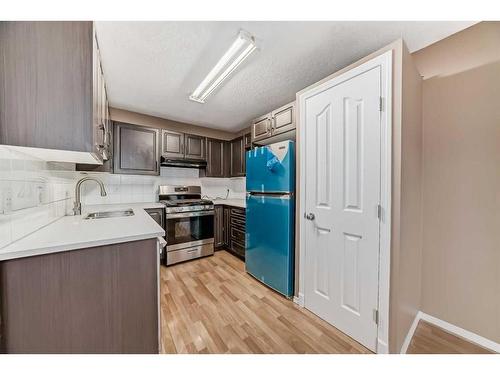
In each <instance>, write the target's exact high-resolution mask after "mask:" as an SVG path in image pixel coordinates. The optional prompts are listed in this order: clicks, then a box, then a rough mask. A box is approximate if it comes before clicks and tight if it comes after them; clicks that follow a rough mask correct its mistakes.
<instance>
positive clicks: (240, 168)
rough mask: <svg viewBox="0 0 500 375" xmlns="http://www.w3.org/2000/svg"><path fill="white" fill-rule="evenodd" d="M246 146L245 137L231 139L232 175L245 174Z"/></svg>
mask: <svg viewBox="0 0 500 375" xmlns="http://www.w3.org/2000/svg"><path fill="white" fill-rule="evenodd" d="M244 152H245V147H244V145H243V137H239V138H236V139H234V140H233V141H231V176H232V177H240V176H244V175H245V167H244V163H245V160H244V158H243V155H244Z"/></svg>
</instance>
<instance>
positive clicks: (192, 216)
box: [165, 210, 214, 251]
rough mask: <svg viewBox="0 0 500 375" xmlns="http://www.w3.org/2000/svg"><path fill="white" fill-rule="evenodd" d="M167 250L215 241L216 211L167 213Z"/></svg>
mask: <svg viewBox="0 0 500 375" xmlns="http://www.w3.org/2000/svg"><path fill="white" fill-rule="evenodd" d="M166 216H167V225H166V228H165V231H166V233H167V251H173V250H179V249H183V248H186V247H191V246H198V245H203V244H209V243H213V241H214V211H213V210H211V211H199V212H183V213H175V214H169V213H167V215H166Z"/></svg>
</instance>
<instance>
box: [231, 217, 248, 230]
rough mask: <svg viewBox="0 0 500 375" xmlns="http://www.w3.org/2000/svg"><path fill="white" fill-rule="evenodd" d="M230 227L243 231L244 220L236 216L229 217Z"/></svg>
mask: <svg viewBox="0 0 500 375" xmlns="http://www.w3.org/2000/svg"><path fill="white" fill-rule="evenodd" d="M231 225H232V226H235V227H237V228H239V229H241V230H245V220H244V219H241V218H240V217H237V216H231Z"/></svg>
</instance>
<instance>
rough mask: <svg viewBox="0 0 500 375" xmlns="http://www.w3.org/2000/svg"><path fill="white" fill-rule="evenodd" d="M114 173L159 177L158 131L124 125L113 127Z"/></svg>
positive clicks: (118, 124) (119, 124)
mask: <svg viewBox="0 0 500 375" xmlns="http://www.w3.org/2000/svg"><path fill="white" fill-rule="evenodd" d="M114 141H115V147H114V158H113V160H114V172H115V173H123V174H149V175H159V174H160V166H159V162H158V159H159V155H158V154H159V152H158V149H159V130H158V129H154V128H147V127H143V126H137V125H132V124H125V123H121V122H120V123H116V125H115V137H114Z"/></svg>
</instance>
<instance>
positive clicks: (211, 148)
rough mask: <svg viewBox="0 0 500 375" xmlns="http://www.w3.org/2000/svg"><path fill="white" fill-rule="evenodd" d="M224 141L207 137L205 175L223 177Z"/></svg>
mask: <svg viewBox="0 0 500 375" xmlns="http://www.w3.org/2000/svg"><path fill="white" fill-rule="evenodd" d="M224 143H225V142H224V141H221V140H219V139H211V138H209V139H207V170H206V176H207V177H225V171H224V159H225V158H224Z"/></svg>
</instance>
